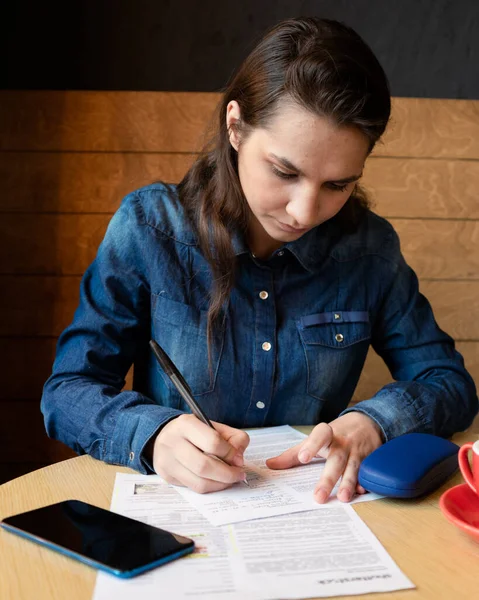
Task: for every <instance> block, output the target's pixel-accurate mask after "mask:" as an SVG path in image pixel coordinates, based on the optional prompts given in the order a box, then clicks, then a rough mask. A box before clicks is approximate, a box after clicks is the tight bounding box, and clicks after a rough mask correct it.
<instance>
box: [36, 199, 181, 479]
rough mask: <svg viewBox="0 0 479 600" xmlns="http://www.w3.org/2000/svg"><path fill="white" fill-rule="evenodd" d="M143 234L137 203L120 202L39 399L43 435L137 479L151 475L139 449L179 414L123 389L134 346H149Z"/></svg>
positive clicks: (148, 249)
mask: <svg viewBox="0 0 479 600" xmlns="http://www.w3.org/2000/svg"><path fill="white" fill-rule="evenodd" d="M147 228H148V225H147V224H146V219H145V217H144V213H143V210H142V208H141V205H140V202H139V201H138V198H137V197H136V196H134V195H131V196H127V197H126V198H125V199H124V200H123V202H122V205H121V206H120V208H119V209H118V211H117V212H116V213H115V215H114V216H113V218H112V219H111V221H110V223H109V226H108V229H107V232H106V234H105V237H104V239H103V241H102V243H101V245H100V247H99V249H98V252H97V256H96V258H95V260H94V261H93V263H92V264H91V265H90V267H89V268H88V269H87V271H86V272H85V275H84V276H83V278H82V281H81V286H80V301H79V306H78V308H77V310H76V312H75V315H74V318H73V322H72V324H71V325H70V326H69V327H67V329H65V331H64V332H63V333H62V334H61V336H60V338H59V340H58V344H57V351H56V358H55V362H54V365H53V371H52V375H51V376H50V377H49V379H48V380H47V381H46V383H45V385H44V389H43V395H42V401H41V410H42V412H43V415H44V419H45V426H46V430H47V433H48V435H49V436H50V437H53V438H55V439H58V440H60V441H62V442H63V443H65V444H67V445H68V446H70V447H71V448H73V450H75V451H76V452H78V453H79V454H84V453H88V454H91V455H92V456H93V457H95V458H98V459H100V460H103V461H105V462H109V463H114V464H119V465H125V466H129V467H131V468H133V469H136V470H138V471H140V472H142V473H148V472H151V465H149V464H148V462H147V461H146V459H145V458H144V457H143V451H144V449H145V446H146V444H147V443H148V441H149V440H150V438H152V436H153V435H154V434H155V433H156V432H157V431H158V430H159V429H160V428H161V427H162V426H163V425H164V424H166V423H167V422H168V421H170V420H171V419H173V418H175V417H176V416H178V415H180V414H181V412H180V411H178V410H175V409H172V408H167V407H164V406H161V405H159V404H157V403H156V402H154V401H153V400H151V399H150V398H148V397H146V396H145V395H142V394H140V393H138V392H134V391H122V389H123V387H124V385H125V376H126V374H127V372H128V370H129V368H130V366H131V365H132V363H133V361H134V360H135V357H136V356H137V355H138V354H139V353H140V350H141V348H140V346H141V347H142V348H143V347H144V345H145V344H148V340H149V332H150V289H149V277H148V265H149V264H151V260H152V259H151V256H152V251H153V248H152V246H151V244H152V241H151V240H153V239H155V238H154V237H153V236H150V237H148V235H147V233H148V232H147V231H146V230H147ZM155 250H156V252H158V251H159V246H156V247H155ZM148 256H149V257H150V260H149V261H148Z"/></svg>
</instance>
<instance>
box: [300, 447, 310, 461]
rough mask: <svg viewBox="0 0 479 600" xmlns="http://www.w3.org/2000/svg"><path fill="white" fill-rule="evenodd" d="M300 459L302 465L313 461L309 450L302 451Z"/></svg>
mask: <svg viewBox="0 0 479 600" xmlns="http://www.w3.org/2000/svg"><path fill="white" fill-rule="evenodd" d="M298 458H299V460H300V461H301V462H302V463H308V462H309V461H310V460H311V454H310V453H309V452H308V451H307V450H301V452H300V453H299V455H298Z"/></svg>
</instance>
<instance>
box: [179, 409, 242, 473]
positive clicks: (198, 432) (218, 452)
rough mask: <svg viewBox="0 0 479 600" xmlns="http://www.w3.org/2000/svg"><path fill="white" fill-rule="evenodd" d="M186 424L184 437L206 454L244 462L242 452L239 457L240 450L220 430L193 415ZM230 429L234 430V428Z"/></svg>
mask: <svg viewBox="0 0 479 600" xmlns="http://www.w3.org/2000/svg"><path fill="white" fill-rule="evenodd" d="M185 424H186V426H185V428H184V430H183V438H185V439H186V440H188V441H189V442H191V443H192V444H193V445H194V446H196V447H197V448H199V449H200V450H202V451H203V452H205V453H206V454H212V455H213V456H217V457H218V458H221V459H222V460H224V461H226V462H228V463H233V464H237V465H242V464H243V457H242V453H241V455H240V457H237V454H238V450H237V449H236V448H235V447H234V446H232V445H231V444H230V443H229V442H228V441H227V440H226V439H225V438H224V437H223V436H222V435H221V433H220V431H218V430H217V429H212V428H211V427H209V426H208V425H206V423H203V422H202V421H200V420H199V419H197V418H196V417H194V416H193V415H191V416H190V417H189V418H188V420H187V421H185ZM216 425H217V424H215V427H216ZM229 429H230V430H232V429H233V428H232V427H231V428H229ZM237 431H239V430H237ZM243 433H244V432H243ZM230 435H231V432H230ZM246 435H247V434H246ZM242 439H244V438H242Z"/></svg>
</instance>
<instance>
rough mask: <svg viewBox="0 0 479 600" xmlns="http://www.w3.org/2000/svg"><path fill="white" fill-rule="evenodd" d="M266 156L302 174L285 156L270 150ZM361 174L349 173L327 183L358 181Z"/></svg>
mask: <svg viewBox="0 0 479 600" xmlns="http://www.w3.org/2000/svg"><path fill="white" fill-rule="evenodd" d="M268 156H269V157H270V158H273V159H274V160H276V161H278V162H279V163H281V164H282V165H283V167H285V168H286V169H288V170H289V171H296V173H297V174H298V175H302V174H303V173H302V172H301V169H298V167H295V166H294V165H293V163H292V162H291V161H290V160H288V159H287V158H285V157H284V156H277V155H276V154H273V153H272V152H270V153H269V154H268ZM362 176H363V174H362V173H360V174H359V175H351V176H350V177H344V178H343V179H334V180H331V181H330V182H329V183H351V182H352V181H358V179H361V177H362Z"/></svg>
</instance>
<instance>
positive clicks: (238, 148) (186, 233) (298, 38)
mask: <svg viewBox="0 0 479 600" xmlns="http://www.w3.org/2000/svg"><path fill="white" fill-rule="evenodd" d="M389 113H390V93H389V88H388V83H387V79H386V76H385V74H384V72H383V69H382V68H381V66H380V64H379V63H378V61H377V59H376V58H375V56H374V55H373V53H372V52H371V50H370V49H369V47H368V46H367V45H366V44H365V43H364V42H363V40H362V39H361V38H360V37H359V36H358V35H357V34H356V33H355V32H354V31H352V30H351V29H350V28H348V27H346V26H345V25H342V24H340V23H338V22H335V21H329V20H321V19H316V18H297V19H290V20H286V21H284V22H281V23H279V24H278V25H277V26H276V27H274V28H273V29H272V30H271V31H270V32H268V33H267V34H266V36H265V37H264V38H263V39H262V40H261V41H260V42H259V44H258V45H257V46H256V48H255V49H254V50H253V51H252V53H251V54H250V55H249V56H248V57H247V58H246V60H245V61H244V63H243V64H242V65H241V66H240V68H239V70H238V71H237V73H236V75H235V76H234V77H233V78H232V80H231V82H230V83H229V85H228V86H227V88H226V90H225V93H224V96H223V99H222V101H221V105H220V107H219V113H218V114H219V119H218V123H217V134H216V137H215V138H214V140H213V141H212V143H211V144H210V145H209V146H208V147H207V148H206V149H205V151H204V152H203V153H202V154H201V155H200V157H199V158H198V160H197V161H196V162H195V164H194V165H193V166H192V168H191V169H190V170H189V172H188V173H187V174H186V176H185V178H184V179H183V181H182V182H181V183H180V184H179V185H178V186H173V185H164V184H155V185H151V186H149V187H145V188H142V189H140V190H137V191H135V192H133V193H132V194H130V195H129V196H127V197H126V198H125V199H124V200H123V202H122V204H121V207H120V208H119V210H118V211H117V213H116V214H115V215H114V217H113V218H112V220H111V222H110V225H109V227H108V231H107V233H106V235H105V238H104V240H103V242H102V244H101V246H100V248H99V250H98V254H97V257H96V259H95V261H94V262H93V263H92V264H91V266H90V267H89V268H88V270H87V271H86V273H85V275H84V277H83V280H82V284H81V297H80V305H79V307H78V310H77V311H76V313H75V317H74V319H73V323H72V324H71V325H70V326H69V327H68V328H67V329H66V330H65V331H64V332H63V334H62V336H61V337H60V339H59V342H58V348H57V356H56V360H55V364H54V366H53V374H52V375H51V377H50V378H49V379H48V381H47V382H46V384H45V388H44V394H43V398H42V411H43V413H44V415H45V422H46V427H47V431H48V434H49V435H50V436H52V437H55V438H57V439H60V440H62V441H63V442H64V443H66V444H68V445H69V446H71V447H72V448H73V449H74V450H76V451H77V452H79V453H89V454H91V455H93V456H94V457H96V458H99V459H101V460H104V461H107V462H110V463H116V464H121V465H128V466H130V467H133V468H135V469H137V470H138V471H141V472H143V473H151V472H156V473H158V474H160V475H161V476H163V477H164V478H165V479H166V480H167V481H169V482H171V483H174V484H178V485H186V486H189V487H191V488H192V489H195V490H197V491H200V492H210V491H214V490H219V489H223V488H225V487H227V486H229V485H231V484H232V483H234V482H236V481H240V480H241V479H242V478H243V477H244V470H243V453H244V450H245V448H246V447H247V444H248V436H247V434H246V433H244V432H243V431H241V428H248V427H259V426H268V425H280V424H285V423H289V424H295V425H296V424H309V425H315V428H314V429H313V431H312V433H311V435H310V436H309V437H308V438H307V439H305V440H304V441H303V442H302V443H301V444H299V445H298V446H297V447H294V448H292V449H290V450H288V451H287V452H285V453H283V454H282V455H281V456H279V457H274V458H273V457H272V458H271V459H270V460H269V462H268V465H269V466H270V467H271V468H274V469H281V468H288V467H290V466H293V465H298V464H301V463H307V462H309V461H310V460H311V459H312V457H314V456H322V457H325V458H327V461H326V466H325V469H324V472H323V475H322V477H321V480H320V481H319V482H318V484H317V487H316V489H315V498H316V500H317V501H318V502H325V501H326V499H327V498H328V496H329V494H330V492H331V490H332V489H333V487H334V485H335V484H336V483H337V481H338V480H339V479H340V478H341V484H340V488H339V492H338V497H339V499H340V500H343V501H349V500H350V499H351V498H352V496H353V494H354V493H355V492H356V491H359V492H361V491H364V490H361V488H360V487H359V486H358V484H357V474H358V469H359V465H360V463H361V461H362V460H363V459H364V458H365V457H366V456H367V455H368V454H369V453H371V452H372V451H373V450H374V449H375V448H377V447H378V446H379V445H380V444H382V443H383V442H384V441H387V440H390V439H392V438H394V437H395V436H398V435H401V434H405V433H408V432H412V431H415V432H428V433H433V434H437V435H441V436H450V435H451V434H453V433H454V432H456V431H459V430H463V429H465V428H466V427H468V426H469V424H470V423H471V421H472V419H473V417H474V416H475V414H476V412H477V409H478V401H477V397H476V391H475V387H474V383H473V381H472V379H471V377H470V376H469V375H468V373H467V372H466V370H465V369H464V364H463V360H462V357H461V356H460V355H459V354H458V353H457V352H456V351H455V349H454V343H453V341H452V339H451V338H450V337H449V336H448V335H446V334H445V333H444V332H443V331H441V329H439V327H438V326H437V324H436V322H435V320H434V317H433V314H432V312H431V308H430V306H429V304H428V302H427V300H426V299H425V298H424V297H423V296H422V295H421V294H420V293H419V291H418V282H417V278H416V276H415V274H414V272H413V271H412V270H411V269H410V268H409V267H408V265H407V264H406V263H405V261H404V259H403V257H402V255H401V252H400V248H399V240H398V237H397V235H396V233H395V232H394V230H393V228H392V227H391V225H390V224H389V223H388V222H387V221H385V220H384V219H382V218H380V217H378V216H377V215H375V214H374V213H372V212H371V211H370V210H369V209H368V207H367V201H366V199H365V196H364V194H363V193H362V192H361V190H360V188H359V185H358V181H359V179H360V178H361V174H362V172H363V168H364V163H365V161H366V159H367V157H368V155H369V154H370V152H371V150H372V149H373V147H374V145H375V144H376V142H377V141H378V140H379V138H380V137H381V135H382V134H383V132H384V130H385V128H386V125H387V122H388V119H389ZM151 338H154V339H156V341H157V342H158V343H159V344H160V345H161V346H162V347H163V348H164V349H165V351H166V352H167V353H168V354H169V356H170V357H171V359H172V360H173V362H174V363H175V364H176V365H177V367H178V368H179V370H180V371H181V372H182V374H183V376H184V377H185V379H186V381H187V382H188V383H189V385H190V387H191V389H192V392H193V394H194V396H195V398H196V400H197V401H198V403H199V404H200V405H201V407H202V408H203V410H204V411H205V413H206V414H207V415H208V416H209V417H210V419H212V420H213V421H214V424H215V428H216V431H215V430H212V429H210V428H209V427H207V426H206V425H204V424H203V423H202V422H201V421H200V420H198V419H197V418H196V417H194V416H193V415H191V414H189V411H188V409H187V406H186V405H185V403H184V402H183V400H182V399H181V396H180V395H179V394H178V393H177V391H176V390H175V388H174V387H173V386H172V385H171V383H170V381H169V380H168V378H166V377H165V374H164V373H163V372H162V370H161V369H160V367H159V366H158V364H157V363H156V361H155V359H154V357H153V355H152V354H151V353H150V352H149V351H148V342H149V340H150V339H151ZM370 345H372V346H373V347H374V349H375V350H376V352H377V353H378V354H379V355H380V356H381V357H382V358H383V359H384V360H385V362H386V364H387V366H388V367H389V369H390V371H391V373H392V375H393V377H394V379H395V382H394V383H391V384H389V385H387V386H385V387H384V388H383V389H381V390H379V391H378V392H377V394H376V395H375V396H374V397H372V398H369V399H366V400H364V401H362V402H359V403H358V404H356V405H355V406H354V407H351V408H347V406H348V403H349V401H350V399H351V396H352V394H353V391H354V389H355V387H356V384H357V382H358V379H359V376H360V373H361V370H362V367H363V364H364V360H365V358H366V354H367V352H368V348H369V346H370ZM133 362H135V365H136V366H135V391H122V388H123V386H124V377H125V374H126V373H127V371H128V369H129V368H130V366H131V364H132V363H133ZM215 457H220V458H221V459H223V461H219V460H216V459H215Z"/></svg>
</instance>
